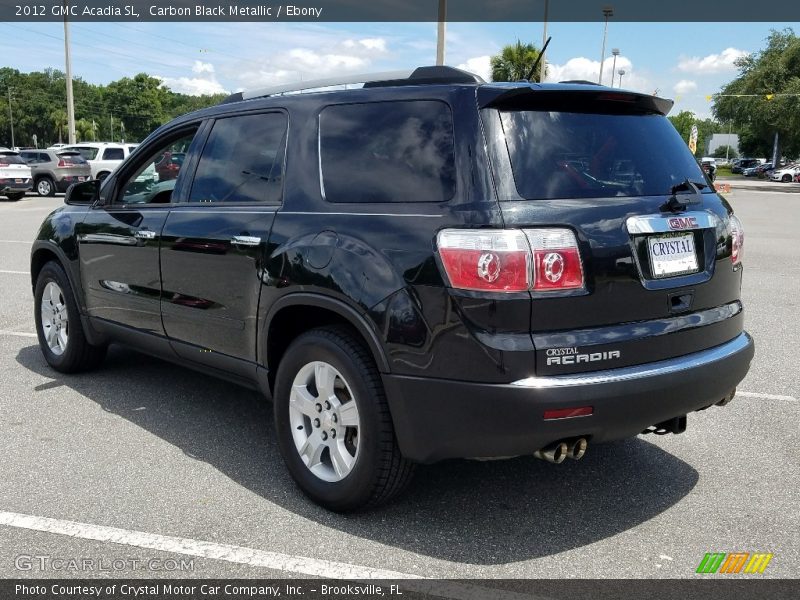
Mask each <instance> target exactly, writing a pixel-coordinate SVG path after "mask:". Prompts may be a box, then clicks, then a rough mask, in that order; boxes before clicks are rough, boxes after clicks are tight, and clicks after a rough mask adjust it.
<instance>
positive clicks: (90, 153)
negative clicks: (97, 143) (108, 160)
mask: <svg viewBox="0 0 800 600" xmlns="http://www.w3.org/2000/svg"><path fill="white" fill-rule="evenodd" d="M68 150H70V151H73V150H74V151H75V152H79V153H80V155H81V156H82V157H83V158H85V159H86V160H94V159H95V157H96V156H97V152H98V149H97V148H91V147H89V146H80V147H74V148H68Z"/></svg>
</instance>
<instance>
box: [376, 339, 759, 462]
mask: <svg viewBox="0 0 800 600" xmlns="http://www.w3.org/2000/svg"><path fill="white" fill-rule="evenodd" d="M754 352H755V346H754V343H753V339H752V338H751V337H750V336H749V335H748V334H747V333H742V334H740V335H739V336H737V337H736V338H734V339H732V340H731V341H729V342H726V343H725V344H722V345H720V346H716V347H714V348H709V349H708V350H703V351H702V352H697V353H694V354H689V355H686V356H681V357H679V358H674V359H669V360H663V361H659V362H654V363H649V364H645V365H638V366H634V367H625V368H620V369H611V370H607V371H596V372H593V373H586V374H579V375H558V376H552V377H531V378H529V379H523V380H520V381H515V382H513V383H510V384H480V383H470V382H461V381H452V380H442V379H428V378H422V377H406V376H401V375H385V376H384V385H385V387H386V392H387V396H388V399H389V405H390V408H391V411H392V419H393V421H394V425H395V431H396V433H397V438H398V442H399V444H400V449H401V451H402V452H403V454H404V455H405V456H406V457H407V458H409V459H411V460H415V461H419V462H434V461H437V460H442V459H445V458H463V457H496V456H515V455H520V454H532V453H533V452H535V451H536V450H538V449H540V448H542V447H544V446H546V445H548V444H549V443H551V442H555V441H558V440H561V439H564V438H570V437H578V436H585V437H588V438H590V439H591V441H592V442H602V441H609V440H615V439H621V438H626V437H631V436H634V435H637V434H638V433H640V432H642V431H643V430H644V429H646V428H647V427H649V426H651V425H654V424H656V423H661V422H663V421H667V420H668V419H672V418H674V417H677V416H681V415H685V414H687V413H690V412H692V411H695V410H699V409H702V408H706V407H708V406H711V405H713V404H716V403H717V402H719V401H720V400H722V399H723V398H725V397H726V396H727V395H728V394H730V392H731V391H732V390H733V389H734V388H735V387H736V386H737V385H738V384H739V382H740V381H741V380H742V379H744V376H745V375H746V374H747V371H748V369H749V368H750V361H751V360H752V358H753V355H754ZM579 406H592V407H593V409H594V411H593V414H592V415H591V416H586V417H577V418H572V419H559V420H551V421H545V420H544V418H543V415H544V411H545V410H550V409H558V408H570V407H579Z"/></svg>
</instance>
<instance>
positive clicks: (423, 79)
mask: <svg viewBox="0 0 800 600" xmlns="http://www.w3.org/2000/svg"><path fill="white" fill-rule="evenodd" d="M359 83H362V84H364V87H365V88H372V87H389V86H400V85H430V84H437V83H438V84H445V83H484V81H483V79H482V78H481V77H479V76H478V75H475V74H473V73H469V72H468V71H462V70H461V69H456V68H455V67H444V66H436V67H417V68H416V69H411V70H405V71H385V72H383V73H368V74H360V75H350V76H346V77H328V78H326V79H315V80H312V81H299V82H295V83H288V84H284V85H275V86H271V87H267V88H261V89H258V90H252V91H245V92H237V93H235V94H231V95H230V96H228V97H227V98H225V100H223V101H222V102H221V104H228V103H230V102H239V101H241V100H251V99H253V98H264V97H267V96H279V95H281V94H292V93H302V92H303V91H308V90H315V91H317V90H319V89H320V88H330V87H334V86H340V85H353V84H359Z"/></svg>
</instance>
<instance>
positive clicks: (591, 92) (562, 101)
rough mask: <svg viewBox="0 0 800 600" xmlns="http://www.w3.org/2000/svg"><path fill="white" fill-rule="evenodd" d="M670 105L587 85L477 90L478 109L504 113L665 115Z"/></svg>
mask: <svg viewBox="0 0 800 600" xmlns="http://www.w3.org/2000/svg"><path fill="white" fill-rule="evenodd" d="M673 104H674V102H673V101H672V100H669V99H667V98H659V97H657V96H650V95H648V94H639V93H637V92H629V91H627V90H616V89H611V88H606V87H601V86H588V85H587V86H585V87H584V86H581V87H576V88H573V89H569V88H566V87H564V86H558V87H554V88H546V87H538V86H537V87H534V86H533V85H522V86H518V87H512V88H505V89H503V88H498V87H492V86H482V87H480V88H478V106H480V107H481V108H500V109H504V110H552V111H560V112H587V113H590V112H601V113H610V114H659V115H666V114H667V113H669V111H670V110H671V109H672V105H673Z"/></svg>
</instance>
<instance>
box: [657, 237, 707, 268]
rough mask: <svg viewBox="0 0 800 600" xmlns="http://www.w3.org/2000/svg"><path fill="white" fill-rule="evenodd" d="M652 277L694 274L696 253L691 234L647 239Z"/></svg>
mask: <svg viewBox="0 0 800 600" xmlns="http://www.w3.org/2000/svg"><path fill="white" fill-rule="evenodd" d="M647 249H648V252H649V254H650V268H651V271H652V273H653V277H656V278H660V277H671V276H674V275H685V274H686V273H696V272H697V271H698V270H699V268H698V266H697V253H696V252H695V249H694V234H693V233H676V234H669V235H655V236H651V237H649V238H647Z"/></svg>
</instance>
